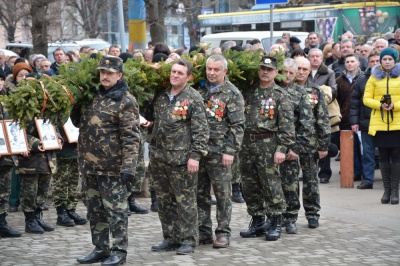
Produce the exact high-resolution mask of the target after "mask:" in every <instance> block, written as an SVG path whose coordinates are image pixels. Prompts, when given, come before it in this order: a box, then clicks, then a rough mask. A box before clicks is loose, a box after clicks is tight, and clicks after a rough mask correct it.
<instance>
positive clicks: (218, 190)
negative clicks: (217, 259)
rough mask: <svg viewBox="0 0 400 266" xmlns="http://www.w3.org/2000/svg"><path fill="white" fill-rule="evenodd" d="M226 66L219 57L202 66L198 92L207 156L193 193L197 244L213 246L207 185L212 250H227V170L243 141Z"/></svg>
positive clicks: (239, 108)
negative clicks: (214, 224) (203, 77)
mask: <svg viewBox="0 0 400 266" xmlns="http://www.w3.org/2000/svg"><path fill="white" fill-rule="evenodd" d="M227 71H228V63H227V61H226V59H225V58H224V57H223V56H222V55H212V56H210V57H209V58H208V59H207V62H206V74H207V82H206V84H205V86H204V87H202V88H200V94H201V95H202V96H203V99H204V105H205V106H206V114H207V120H208V124H209V127H210V139H209V141H208V148H209V150H210V153H209V154H208V155H207V156H206V157H204V158H202V159H201V161H200V170H199V183H198V190H197V208H198V212H199V244H208V243H212V242H213V232H212V221H211V195H210V189H211V184H212V186H213V190H214V193H215V197H216V199H217V222H218V226H217V228H216V229H215V235H216V240H215V241H214V244H213V247H214V248H226V247H228V246H229V238H230V236H231V228H230V227H229V223H230V221H231V214H232V202H231V179H232V171H231V166H232V163H233V160H234V156H235V155H236V154H237V153H238V152H239V150H240V148H241V145H242V140H243V127H244V112H243V110H244V109H243V107H244V101H243V96H242V94H241V93H240V92H239V90H238V89H237V88H236V87H235V86H234V85H233V84H232V83H230V82H229V81H228V79H227V78H226V77H225V75H226V73H227Z"/></svg>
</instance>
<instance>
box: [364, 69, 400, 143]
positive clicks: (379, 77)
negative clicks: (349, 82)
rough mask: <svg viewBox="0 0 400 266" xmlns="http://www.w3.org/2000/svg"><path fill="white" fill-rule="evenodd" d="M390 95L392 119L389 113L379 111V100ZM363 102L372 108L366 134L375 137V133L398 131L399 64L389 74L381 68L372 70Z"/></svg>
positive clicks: (399, 123)
mask: <svg viewBox="0 0 400 266" xmlns="http://www.w3.org/2000/svg"><path fill="white" fill-rule="evenodd" d="M384 94H390V95H391V99H392V102H394V108H393V109H392V110H393V119H392V115H391V112H389V111H385V110H382V111H381V105H382V104H381V102H380V100H381V98H382V96H383V95H384ZM363 102H364V104H365V105H366V106H368V107H370V108H372V113H371V120H370V124H369V130H368V134H370V135H372V136H375V134H376V131H394V130H400V63H397V64H396V65H395V67H394V68H393V69H392V70H391V71H390V72H389V73H387V72H385V71H384V70H383V69H382V68H381V66H375V67H373V68H372V71H371V77H370V78H369V79H368V82H367V85H366V86H365V93H364V99H363Z"/></svg>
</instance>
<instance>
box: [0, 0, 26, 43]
mask: <svg viewBox="0 0 400 266" xmlns="http://www.w3.org/2000/svg"><path fill="white" fill-rule="evenodd" d="M0 6H1V8H0V24H1V25H3V27H4V28H5V30H6V33H7V40H8V41H9V42H13V41H15V31H16V29H17V26H18V23H19V22H20V21H21V20H22V19H23V18H25V17H26V16H27V15H29V11H28V9H27V6H26V3H25V1H24V0H14V1H6V0H0Z"/></svg>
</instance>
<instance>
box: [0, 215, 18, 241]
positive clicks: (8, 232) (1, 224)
mask: <svg viewBox="0 0 400 266" xmlns="http://www.w3.org/2000/svg"><path fill="white" fill-rule="evenodd" d="M6 216H7V213H2V214H0V236H1V237H20V236H21V233H20V232H18V231H15V230H14V229H12V228H11V227H10V226H9V225H8V224H7V221H6Z"/></svg>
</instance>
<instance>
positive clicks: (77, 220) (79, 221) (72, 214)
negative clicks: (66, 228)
mask: <svg viewBox="0 0 400 266" xmlns="http://www.w3.org/2000/svg"><path fill="white" fill-rule="evenodd" d="M67 213H68V216H69V217H70V218H71V219H72V220H74V222H75V224H78V225H83V224H86V223H87V222H88V220H87V219H86V218H84V217H82V216H80V215H79V214H77V213H76V211H75V209H72V210H67Z"/></svg>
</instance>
